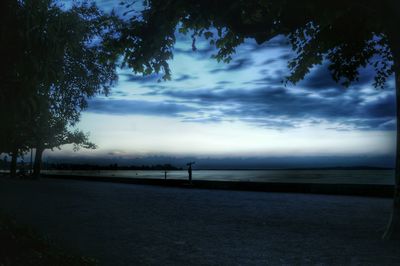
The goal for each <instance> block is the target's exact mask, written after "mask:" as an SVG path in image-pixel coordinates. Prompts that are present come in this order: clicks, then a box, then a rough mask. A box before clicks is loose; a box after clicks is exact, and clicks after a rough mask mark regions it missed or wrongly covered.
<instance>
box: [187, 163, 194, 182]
mask: <svg viewBox="0 0 400 266" xmlns="http://www.w3.org/2000/svg"><path fill="white" fill-rule="evenodd" d="M194 163H195V162H190V163H187V164H186V165H188V166H189V167H188V174H189V184H192V165H193V164H194Z"/></svg>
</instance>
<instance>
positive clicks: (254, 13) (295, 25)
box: [119, 0, 400, 238]
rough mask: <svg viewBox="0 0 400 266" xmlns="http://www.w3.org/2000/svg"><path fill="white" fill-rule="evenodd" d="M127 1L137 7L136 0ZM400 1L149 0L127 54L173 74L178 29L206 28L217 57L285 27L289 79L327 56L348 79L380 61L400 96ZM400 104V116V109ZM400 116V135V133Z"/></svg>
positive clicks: (399, 177)
mask: <svg viewBox="0 0 400 266" xmlns="http://www.w3.org/2000/svg"><path fill="white" fill-rule="evenodd" d="M126 7H127V8H128V11H129V8H133V6H132V4H131V3H130V2H129V1H128V3H127V4H126ZM398 25H400V2H399V1H397V0H382V1H376V0H365V1H361V0H336V1H319V0H304V1H297V0H253V1H241V0H237V1H232V0H221V1H212V0H201V1H200V0H198V1H186V0H174V1H167V2H165V1H161V0H147V1H145V8H144V10H143V11H142V12H141V14H140V15H139V16H132V17H131V19H130V20H129V24H128V25H127V27H126V29H125V30H124V31H122V35H121V40H120V43H119V45H121V47H125V51H124V52H125V57H124V62H125V63H126V64H127V65H129V66H130V67H131V68H132V69H133V70H134V72H138V73H144V74H151V73H154V72H156V73H159V72H161V73H163V74H164V79H169V78H170V69H169V66H168V60H170V59H171V58H172V57H173V46H174V43H175V31H176V28H178V30H179V32H181V33H190V34H191V36H192V38H193V49H195V48H196V47H195V41H196V38H197V37H199V36H204V37H205V38H206V39H207V40H209V41H210V44H211V45H215V46H216V48H217V54H216V55H215V56H214V57H215V58H216V59H217V60H222V61H225V62H229V61H230V60H231V55H232V54H233V53H234V52H235V49H236V47H237V46H238V45H240V44H241V43H243V42H244V40H245V38H252V39H255V40H256V42H257V43H259V44H261V43H263V42H265V41H268V40H270V39H271V38H273V37H275V36H277V35H281V34H283V35H285V36H287V38H288V39H289V41H290V43H291V44H292V47H293V50H294V51H295V52H296V54H297V56H296V57H295V58H294V59H293V60H291V61H290V62H289V63H288V66H289V69H290V70H291V74H290V76H289V77H287V81H289V82H293V83H295V82H297V81H299V80H301V79H303V78H304V76H305V75H306V74H307V73H309V71H310V70H311V68H313V67H314V66H315V65H318V64H322V63H324V62H326V63H327V64H328V68H329V70H330V72H331V74H332V78H333V79H334V80H335V81H336V82H338V83H340V84H342V85H343V86H348V85H350V84H351V83H352V82H353V81H356V80H357V79H358V76H359V69H360V68H361V67H365V66H366V65H372V67H373V68H374V69H375V83H374V85H375V86H376V87H383V86H384V84H385V82H386V80H387V79H388V77H390V76H391V75H392V74H394V75H395V79H396V93H397V102H399V97H400V92H399V90H400V32H399V30H398ZM399 106H400V105H399V103H398V104H397V116H398V117H397V120H398V121H399V116H400V109H399ZM399 134H400V125H399V123H397V140H398V141H397V143H399V140H400V135H399ZM384 237H385V238H389V237H395V238H400V146H399V144H397V159H396V186H395V195H394V207H393V213H392V217H391V222H390V223H389V225H388V228H387V231H386V233H385V235H384Z"/></svg>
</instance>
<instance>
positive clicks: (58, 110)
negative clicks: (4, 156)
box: [0, 0, 118, 174]
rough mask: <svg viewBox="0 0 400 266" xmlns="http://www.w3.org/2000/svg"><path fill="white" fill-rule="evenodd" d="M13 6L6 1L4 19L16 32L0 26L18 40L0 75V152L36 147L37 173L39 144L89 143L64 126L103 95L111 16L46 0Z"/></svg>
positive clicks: (112, 77)
mask: <svg viewBox="0 0 400 266" xmlns="http://www.w3.org/2000/svg"><path fill="white" fill-rule="evenodd" d="M17 3H18V4H14V5H10V6H9V11H10V13H11V14H14V15H13V16H10V18H9V19H7V20H6V19H4V22H5V23H7V24H6V25H7V26H8V27H10V28H13V30H14V31H16V32H17V35H16V36H14V37H13V34H12V32H8V30H7V28H6V27H5V28H4V29H3V28H2V35H4V36H5V38H7V37H8V36H10V38H12V39H13V40H14V41H16V43H17V44H19V43H21V45H20V47H19V48H18V50H17V51H16V52H17V53H16V57H17V60H16V62H13V63H12V64H11V65H10V67H11V68H10V70H9V71H8V72H9V74H8V75H7V76H5V75H4V76H2V77H1V80H2V81H3V80H4V82H5V84H7V86H4V87H2V88H1V90H2V92H4V94H3V95H4V97H1V99H0V116H1V118H2V121H5V122H6V123H3V126H2V130H0V136H1V137H2V139H7V141H4V142H3V141H2V142H1V143H0V151H2V152H10V151H11V152H12V154H14V153H15V152H14V151H23V149H25V148H26V147H27V146H29V147H34V148H36V164H35V170H36V171H35V174H38V173H39V172H40V170H39V169H40V168H39V166H40V161H41V154H42V152H43V150H44V149H48V148H53V147H59V146H60V145H63V144H66V143H71V142H72V143H75V144H77V145H83V146H88V147H89V146H90V147H93V145H88V144H89V142H88V140H87V137H86V135H84V134H83V133H81V132H78V131H71V132H70V131H69V128H71V127H74V126H75V125H76V123H77V122H78V121H79V117H80V112H81V110H82V109H84V108H85V107H86V106H87V99H88V98H90V97H92V96H94V95H96V94H98V93H104V94H107V93H108V91H109V88H110V87H111V86H112V85H113V84H114V83H115V81H116V79H117V75H116V60H117V54H116V53H115V52H114V51H113V50H112V49H108V48H110V46H108V48H106V42H107V40H108V39H111V38H112V37H113V35H114V34H115V31H114V27H115V25H117V22H118V19H117V18H116V17H115V16H114V15H113V14H111V15H104V14H103V13H102V12H100V11H99V9H98V8H97V7H96V6H95V5H94V4H86V3H83V4H73V6H72V7H71V8H68V9H65V8H60V7H59V6H58V5H57V3H56V2H55V1H53V0H39V1H37V0H36V1H35V0H25V1H17ZM15 22H17V23H16V24H15V25H11V24H12V23H15ZM1 41H2V43H3V40H1ZM4 43H5V44H6V45H8V44H9V43H8V41H7V40H5V41H4ZM9 46H10V47H11V44H10V45H9ZM2 52H3V51H2ZM4 52H6V51H4ZM8 72H7V73H8ZM83 137H84V138H83Z"/></svg>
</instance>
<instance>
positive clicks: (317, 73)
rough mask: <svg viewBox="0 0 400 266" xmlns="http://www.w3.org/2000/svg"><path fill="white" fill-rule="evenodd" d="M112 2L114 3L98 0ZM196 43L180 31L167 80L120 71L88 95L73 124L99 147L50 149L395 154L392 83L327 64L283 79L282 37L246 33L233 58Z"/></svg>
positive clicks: (287, 52)
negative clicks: (349, 75) (333, 73)
mask: <svg viewBox="0 0 400 266" xmlns="http://www.w3.org/2000/svg"><path fill="white" fill-rule="evenodd" d="M99 4H100V6H101V7H102V8H104V9H106V10H107V9H109V4H110V1H105V2H100V3H99ZM197 46H198V50H197V51H192V49H191V40H190V37H189V36H183V35H179V34H177V43H176V46H175V53H174V59H173V60H172V61H171V62H170V66H171V70H172V79H171V80H170V81H159V80H160V78H161V76H157V75H151V76H145V77H143V76H141V75H135V74H134V73H132V71H131V70H130V69H119V71H118V72H119V82H118V84H117V86H116V87H114V88H113V89H112V93H111V94H110V95H109V96H108V97H104V96H99V97H96V98H93V99H91V100H90V102H89V108H88V109H87V110H86V111H85V112H84V113H83V114H82V119H81V122H80V124H79V127H80V128H81V129H82V130H84V131H89V132H90V136H91V139H92V140H93V141H94V142H95V143H96V144H97V145H98V146H99V148H98V149H97V150H95V151H85V150H81V151H80V152H78V153H76V154H73V153H72V151H71V149H70V148H69V147H65V148H64V149H63V150H62V151H56V152H54V153H48V156H59V155H62V156H103V157H104V156H105V157H107V156H110V157H115V156H118V157H119V158H124V157H127V158H128V157H132V156H133V157H134V156H148V155H167V156H189V155H190V156H220V157H221V156H225V157H235V156H239V157H240V156H242V157H243V156H266V157H273V156H386V155H388V156H391V155H393V154H394V148H395V145H394V143H395V131H394V130H395V99H394V81H393V78H391V79H390V80H389V82H388V84H387V87H386V88H385V89H375V88H374V87H373V86H372V82H373V80H372V79H373V75H372V72H371V70H370V69H368V68H367V69H362V70H361V77H360V81H359V82H358V83H356V84H353V85H352V86H351V87H349V88H343V87H341V86H340V85H338V84H336V83H335V82H334V81H332V79H331V77H330V75H329V72H328V71H327V68H326V65H322V66H318V67H316V68H315V69H313V71H312V72H311V73H310V74H309V75H308V76H307V77H306V79H305V80H303V81H301V82H300V83H298V84H296V85H287V86H285V85H284V84H283V83H282V80H283V79H284V78H285V76H286V75H287V74H288V71H287V67H286V64H287V60H288V59H290V58H291V57H292V56H293V53H292V51H291V49H290V47H289V46H288V43H287V41H286V39H285V38H284V37H277V38H275V39H273V40H271V41H269V42H268V43H264V44H262V45H257V44H256V43H255V42H254V41H252V40H247V41H246V42H245V43H244V44H243V45H241V46H240V47H239V48H238V49H237V53H236V55H235V56H234V57H233V60H232V62H231V63H229V64H224V63H217V62H216V61H215V60H213V59H211V58H210V57H211V55H212V54H214V53H215V50H213V49H212V48H211V47H209V46H208V45H207V44H206V43H205V42H203V41H202V40H199V41H198V44H197Z"/></svg>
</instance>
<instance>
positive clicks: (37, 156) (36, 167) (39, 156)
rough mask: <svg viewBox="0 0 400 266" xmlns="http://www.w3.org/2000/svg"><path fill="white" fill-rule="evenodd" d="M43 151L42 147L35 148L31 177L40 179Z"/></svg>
mask: <svg viewBox="0 0 400 266" xmlns="http://www.w3.org/2000/svg"><path fill="white" fill-rule="evenodd" d="M43 151H44V149H43V148H42V147H38V148H36V153H35V162H34V164H33V177H36V178H39V177H40V170H41V169H42V154H43Z"/></svg>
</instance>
